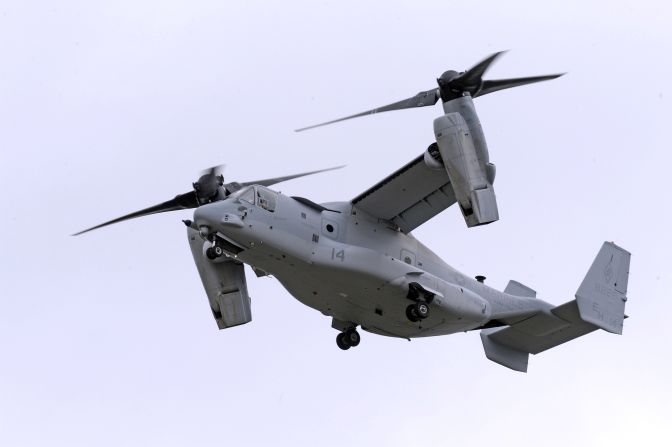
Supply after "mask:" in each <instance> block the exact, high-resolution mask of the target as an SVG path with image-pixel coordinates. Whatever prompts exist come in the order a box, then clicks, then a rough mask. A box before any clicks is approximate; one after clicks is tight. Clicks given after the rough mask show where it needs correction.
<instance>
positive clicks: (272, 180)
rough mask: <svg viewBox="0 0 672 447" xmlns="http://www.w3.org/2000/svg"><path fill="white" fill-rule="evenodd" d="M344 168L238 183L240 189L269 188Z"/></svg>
mask: <svg viewBox="0 0 672 447" xmlns="http://www.w3.org/2000/svg"><path fill="white" fill-rule="evenodd" d="M344 167H345V165H343V166H336V167H333V168H327V169H320V170H318V171H310V172H303V173H301V174H293V175H286V176H284V177H275V178H267V179H264V180H255V181H253V182H245V183H240V186H241V187H243V186H249V185H261V186H271V185H275V184H276V183H280V182H285V181H287V180H291V179H294V178H299V177H305V176H306V175H313V174H319V173H320V172H327V171H333V170H335V169H341V168H344Z"/></svg>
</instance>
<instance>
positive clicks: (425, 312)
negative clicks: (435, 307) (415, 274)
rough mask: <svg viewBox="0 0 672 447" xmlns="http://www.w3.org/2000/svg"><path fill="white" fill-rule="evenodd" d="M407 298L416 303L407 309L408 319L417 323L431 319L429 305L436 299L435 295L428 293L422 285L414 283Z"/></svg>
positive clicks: (409, 287) (411, 284)
mask: <svg viewBox="0 0 672 447" xmlns="http://www.w3.org/2000/svg"><path fill="white" fill-rule="evenodd" d="M407 298H408V299H409V300H413V301H415V302H414V303H413V304H409V305H408V306H407V307H406V318H408V319H409V320H410V321H412V322H413V323H417V322H418V321H422V320H424V319H425V318H427V317H429V303H431V302H432V300H433V299H434V294H433V293H430V292H427V291H426V290H425V289H423V287H422V286H421V285H420V284H418V283H414V282H413V283H410V284H409V285H408V296H407Z"/></svg>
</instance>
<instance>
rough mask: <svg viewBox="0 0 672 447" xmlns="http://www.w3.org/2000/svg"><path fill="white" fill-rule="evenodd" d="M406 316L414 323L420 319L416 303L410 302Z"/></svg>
mask: <svg viewBox="0 0 672 447" xmlns="http://www.w3.org/2000/svg"><path fill="white" fill-rule="evenodd" d="M406 318H408V319H409V320H410V321H412V322H413V323H417V322H418V321H420V317H418V313H417V312H416V311H415V304H409V305H408V307H406Z"/></svg>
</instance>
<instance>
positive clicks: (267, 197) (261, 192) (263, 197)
mask: <svg viewBox="0 0 672 447" xmlns="http://www.w3.org/2000/svg"><path fill="white" fill-rule="evenodd" d="M276 196H277V193H275V192H273V191H271V190H270V189H267V188H264V187H263V186H257V205H259V207H261V208H263V209H265V210H266V211H270V212H271V213H272V212H274V211H275V203H276Z"/></svg>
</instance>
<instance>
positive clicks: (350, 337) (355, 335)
mask: <svg viewBox="0 0 672 447" xmlns="http://www.w3.org/2000/svg"><path fill="white" fill-rule="evenodd" d="M343 335H344V337H343V339H344V340H345V342H346V343H347V344H348V345H349V346H351V347H353V348H354V347H355V346H357V345H358V344H359V342H360V341H362V338H361V337H360V336H359V332H357V330H356V329H348V330H347V331H345V332H343Z"/></svg>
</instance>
